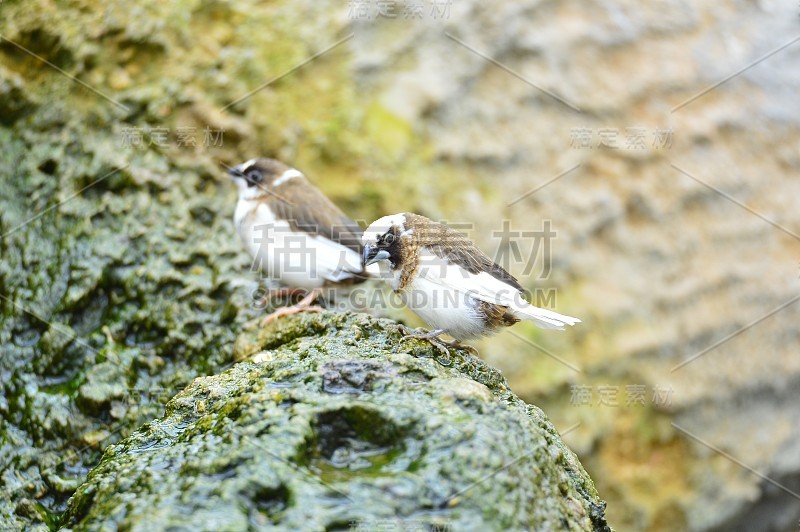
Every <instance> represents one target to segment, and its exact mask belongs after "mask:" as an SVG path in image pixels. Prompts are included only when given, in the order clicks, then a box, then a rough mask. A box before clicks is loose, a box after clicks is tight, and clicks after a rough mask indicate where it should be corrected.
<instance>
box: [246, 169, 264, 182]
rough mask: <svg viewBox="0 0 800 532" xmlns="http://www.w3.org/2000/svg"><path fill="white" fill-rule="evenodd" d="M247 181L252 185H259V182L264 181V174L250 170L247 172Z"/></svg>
mask: <svg viewBox="0 0 800 532" xmlns="http://www.w3.org/2000/svg"><path fill="white" fill-rule="evenodd" d="M247 179H248V180H249V181H252V182H253V183H261V180H262V179H264V174H262V173H261V171H260V170H250V171H249V172H247Z"/></svg>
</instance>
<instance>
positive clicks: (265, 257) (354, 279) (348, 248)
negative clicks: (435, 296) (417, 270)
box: [229, 158, 367, 322]
mask: <svg viewBox="0 0 800 532" xmlns="http://www.w3.org/2000/svg"><path fill="white" fill-rule="evenodd" d="M229 174H230V176H231V177H232V178H233V180H234V182H235V183H236V187H237V188H238V191H239V201H238V203H237V205H236V212H235V214H234V217H233V220H234V224H235V225H236V229H237V231H238V233H239V236H240V237H241V239H242V242H243V244H244V246H245V248H246V249H247V251H248V252H249V253H250V255H251V256H252V257H253V259H254V261H255V263H256V264H257V266H258V267H259V268H260V269H261V270H262V272H263V273H264V274H265V275H266V276H268V277H269V278H270V279H273V280H274V281H277V282H279V283H280V284H281V285H282V286H284V287H287V288H295V289H296V288H300V289H304V290H307V291H309V293H308V295H307V296H306V297H305V298H303V300H302V301H300V302H299V303H298V304H296V305H294V306H292V307H285V308H282V309H279V310H277V311H276V312H275V313H273V314H271V315H270V316H268V317H267V318H266V320H265V322H267V321H270V320H271V319H274V318H276V317H278V316H282V315H287V314H293V313H295V312H301V311H306V310H310V311H319V310H321V309H320V308H319V307H312V306H311V303H313V302H314V300H316V299H317V298H318V297H319V296H320V295H321V293H322V289H323V288H335V287H341V286H349V285H353V284H356V283H360V282H362V281H364V280H366V278H367V275H366V273H365V270H364V268H363V266H362V263H361V250H362V248H361V234H362V232H361V228H360V227H359V226H358V224H356V223H355V222H354V221H353V220H351V219H350V218H348V217H347V216H346V215H345V214H344V213H343V212H342V211H341V210H339V208H338V207H337V206H336V205H334V204H333V203H332V202H331V201H330V200H329V199H328V198H327V197H325V195H324V194H323V193H322V192H320V191H319V189H317V188H316V187H315V186H314V185H312V184H311V183H310V182H309V181H308V179H306V177H305V176H304V175H303V174H302V172H300V171H299V170H296V169H294V168H291V167H289V166H287V165H285V164H284V163H282V162H280V161H278V160H275V159H266V158H260V159H251V160H249V161H247V162H245V163H243V164H240V165H239V166H236V167H234V168H231V169H230V172H229Z"/></svg>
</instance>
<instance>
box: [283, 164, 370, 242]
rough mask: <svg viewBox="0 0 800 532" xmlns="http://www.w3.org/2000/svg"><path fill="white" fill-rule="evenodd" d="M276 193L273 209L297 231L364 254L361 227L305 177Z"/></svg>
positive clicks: (296, 179) (291, 182) (284, 186)
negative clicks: (317, 236)
mask: <svg viewBox="0 0 800 532" xmlns="http://www.w3.org/2000/svg"><path fill="white" fill-rule="evenodd" d="M276 193H277V195H270V196H269V206H270V209H272V212H274V213H275V215H276V216H277V217H278V218H281V219H284V220H287V221H288V222H289V226H290V227H291V228H292V230H293V231H304V232H306V233H310V234H312V235H319V236H322V237H324V238H327V239H328V240H332V241H333V242H336V243H338V244H341V245H343V246H345V247H347V248H350V249H352V250H353V251H355V252H356V253H361V234H362V231H361V228H360V227H358V224H357V223H355V222H354V221H353V220H351V219H350V218H348V217H347V216H346V215H345V214H344V213H343V212H342V211H341V210H340V209H339V207H337V206H336V205H334V204H333V202H332V201H331V200H329V199H328V198H327V197H326V196H325V194H323V193H322V192H320V191H319V189H317V187H315V186H314V185H312V184H311V183H309V182H308V181H307V180H306V179H305V178H303V177H299V178H295V179H291V180H289V181H286V182H285V183H283V184H282V185H281V186H280V187H279V189H278V190H277V191H276ZM278 195H279V197H278Z"/></svg>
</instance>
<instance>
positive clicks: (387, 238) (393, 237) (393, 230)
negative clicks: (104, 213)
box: [362, 214, 414, 270]
mask: <svg viewBox="0 0 800 532" xmlns="http://www.w3.org/2000/svg"><path fill="white" fill-rule="evenodd" d="M362 242H363V244H364V251H363V253H364V255H363V260H362V262H363V263H364V266H365V267H366V266H369V265H370V264H375V263H376V262H381V261H386V262H387V263H388V264H389V266H390V267H391V269H392V270H397V269H401V268H403V266H404V264H405V262H406V260H407V258H408V255H409V253H410V252H411V251H412V249H413V247H414V240H413V231H410V230H409V228H407V227H406V218H405V215H404V214H394V215H391V216H384V217H383V218H380V219H378V220H376V221H374V222H372V224H370V226H369V227H368V228H367V229H366V231H364V235H363V237H362Z"/></svg>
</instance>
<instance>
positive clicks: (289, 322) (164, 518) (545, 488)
mask: <svg viewBox="0 0 800 532" xmlns="http://www.w3.org/2000/svg"><path fill="white" fill-rule="evenodd" d="M235 352H236V354H237V355H238V356H239V357H240V358H241V359H246V360H243V361H242V362H240V363H238V364H236V365H234V366H233V367H231V368H230V369H228V370H227V371H225V372H223V373H222V374H220V375H215V376H208V377H199V378H197V379H195V380H194V382H192V384H190V385H189V386H188V387H187V388H186V389H184V390H183V391H182V392H180V393H179V394H178V395H177V396H175V397H174V398H173V399H172V400H171V401H169V403H168V404H167V407H166V413H165V415H164V416H163V417H162V418H160V419H156V420H154V421H152V422H150V423H147V424H145V425H144V426H142V427H141V428H140V429H139V430H137V431H135V432H134V433H133V434H132V435H131V436H129V437H128V438H126V439H124V440H123V441H121V442H120V443H118V444H115V445H113V446H110V447H109V448H108V449H107V450H106V453H105V455H104V457H103V459H102V460H101V462H100V464H99V465H98V466H97V467H96V468H95V469H94V470H92V472H91V473H90V474H89V476H88V479H87V481H86V482H85V483H84V484H83V485H82V486H81V487H80V488H78V490H77V491H76V492H75V494H74V495H73V497H72V498H71V499H70V501H69V504H68V509H67V512H66V514H65V515H64V517H63V520H62V523H61V524H62V526H67V527H75V528H80V529H84V528H85V529H89V530H93V529H106V528H113V529H118V528H125V529H132V530H145V529H148V528H150V527H151V526H157V527H158V528H169V527H170V526H179V527H185V528H190V529H199V528H202V529H218V530H227V529H246V528H248V527H251V528H252V527H266V526H274V527H278V528H281V529H286V530H289V529H295V530H297V529H303V530H337V529H350V528H352V527H359V528H358V529H364V530H367V529H376V528H380V527H381V526H399V525H402V526H409V525H413V526H415V527H417V528H419V529H430V528H436V527H442V528H444V527H449V529H452V530H489V529H513V530H519V529H537V530H555V529H561V530H609V528H608V526H607V524H606V521H605V517H604V510H605V503H604V502H603V501H601V500H600V498H599V497H598V495H597V492H596V490H595V488H594V484H593V483H592V481H591V479H590V478H589V476H588V475H587V474H586V472H585V471H584V469H583V467H582V466H581V464H580V463H579V461H578V460H577V458H576V457H575V455H574V454H573V453H572V452H571V451H570V450H569V449H568V448H567V447H566V446H565V445H564V443H563V442H562V441H561V439H560V437H559V436H558V433H557V432H556V431H555V429H554V428H553V426H552V424H551V423H550V421H549V420H548V419H547V418H546V416H545V415H544V414H543V413H542V412H541V411H540V410H539V409H538V408H536V407H534V406H530V405H526V404H525V403H524V402H522V401H521V400H520V399H518V398H517V397H516V396H515V395H514V394H513V393H512V392H511V391H510V390H509V389H508V387H507V386H506V383H505V380H504V379H503V377H502V376H501V375H500V373H499V372H497V371H496V370H494V369H493V368H491V367H489V366H488V365H486V364H485V363H483V362H482V361H481V360H479V359H477V358H475V357H473V356H472V355H470V354H468V353H467V352H466V351H460V350H451V355H450V358H447V359H443V358H442V357H441V354H440V353H439V352H438V351H437V350H436V349H434V348H432V347H431V346H430V345H428V344H427V343H425V342H421V341H418V340H413V339H404V338H403V337H402V336H401V334H400V333H399V331H398V329H397V327H396V325H395V324H394V322H391V321H388V320H377V319H374V318H372V317H370V316H367V315H363V314H346V313H334V312H325V313H321V314H303V315H299V316H293V317H290V318H285V319H282V320H279V321H278V322H274V323H273V324H271V325H270V326H268V327H266V328H264V329H258V328H255V329H253V330H245V331H244V332H243V333H242V334H241V336H240V337H239V340H238V341H237V344H236V347H235Z"/></svg>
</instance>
